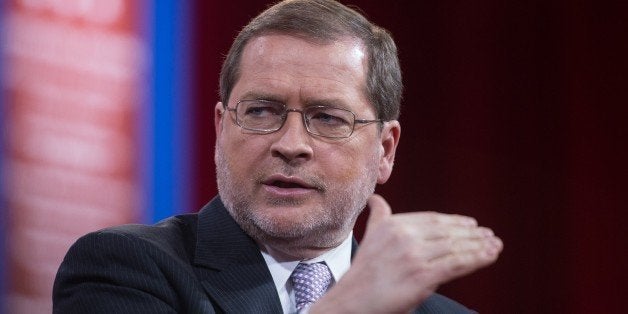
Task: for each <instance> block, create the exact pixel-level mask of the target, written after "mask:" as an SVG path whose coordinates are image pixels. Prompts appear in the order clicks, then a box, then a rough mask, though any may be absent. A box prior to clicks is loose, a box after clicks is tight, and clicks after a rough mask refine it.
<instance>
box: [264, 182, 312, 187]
mask: <svg viewBox="0 0 628 314" xmlns="http://www.w3.org/2000/svg"><path fill="white" fill-rule="evenodd" d="M269 185H271V186H276V187H278V188H282V189H309V187H307V186H303V185H301V184H299V183H296V182H286V181H279V180H275V181H272V182H271V183H270V184H269Z"/></svg>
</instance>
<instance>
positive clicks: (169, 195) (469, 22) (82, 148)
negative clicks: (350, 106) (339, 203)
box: [0, 0, 628, 313]
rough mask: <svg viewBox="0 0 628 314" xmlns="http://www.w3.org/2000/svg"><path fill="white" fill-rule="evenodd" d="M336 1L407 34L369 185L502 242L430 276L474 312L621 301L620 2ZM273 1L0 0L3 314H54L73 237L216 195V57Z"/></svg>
mask: <svg viewBox="0 0 628 314" xmlns="http://www.w3.org/2000/svg"><path fill="white" fill-rule="evenodd" d="M342 2H343V3H346V4H353V5H356V6H357V7H359V8H361V9H362V10H363V11H364V12H365V13H366V15H367V16H368V17H369V18H371V19H372V20H374V21H375V22H376V23H378V24H380V25H382V26H383V27H385V28H387V29H389V30H390V31H391V32H392V33H393V35H394V37H395V39H396V41H397V43H398V45H399V50H400V57H401V62H402V69H403V71H404V81H405V86H406V90H405V93H404V102H403V107H402V118H401V124H402V127H403V132H402V137H401V144H400V148H399V151H398V155H397V161H396V165H395V166H396V168H395V171H394V172H393V177H392V179H391V180H390V181H389V183H388V184H386V185H384V186H382V187H380V188H379V193H381V194H382V195H384V196H385V197H386V198H387V199H388V201H389V202H390V203H391V205H392V206H393V209H394V210H395V211H396V212H406V211H418V210H436V211H442V212H449V213H460V214H465V215H471V216H474V217H476V218H477V219H478V220H479V221H480V223H481V224H483V225H487V226H490V227H492V228H493V229H494V230H495V231H496V233H497V234H499V235H500V236H501V237H502V238H503V240H504V242H505V251H504V253H503V255H502V257H501V258H500V260H499V261H498V262H497V264H496V265H494V266H492V267H490V268H487V269H484V270H481V271H479V272H477V273H475V274H472V275H470V276H468V277H465V278H463V279H460V280H456V281H454V282H452V283H449V284H447V285H445V286H443V287H441V289H440V291H441V292H442V293H445V294H447V295H449V296H451V297H453V298H454V299H457V300H459V301H461V302H462V303H464V304H466V305H468V306H469V307H471V308H474V309H476V310H478V311H479V312H481V313H619V312H622V310H623V308H624V307H623V302H622V301H623V298H624V295H625V293H626V292H628V289H626V288H625V285H626V282H627V281H628V278H626V277H627V276H626V271H625V270H624V268H625V265H627V264H628V259H627V258H626V254H625V253H624V252H623V251H625V250H626V248H627V246H626V239H627V235H626V232H625V229H626V228H625V227H624V223H623V222H624V221H626V220H627V218H628V215H627V214H626V213H625V210H626V209H627V208H626V202H625V194H626V184H625V181H626V179H625V178H626V176H627V175H628V173H627V171H626V160H627V157H628V156H627V154H626V139H627V137H626V135H627V134H626V133H627V132H626V127H625V125H626V122H625V121H626V118H627V115H626V109H625V107H626V104H627V103H628V102H627V100H628V97H626V96H627V95H626V94H627V90H628V88H627V86H628V85H627V83H628V82H627V79H626V77H627V73H628V62H627V61H626V56H628V47H627V42H628V40H627V38H628V37H626V34H628V22H627V21H628V14H627V13H628V5H627V4H625V3H623V2H608V3H603V2H594V1H559V0H545V1H541V0H536V1H523V2H522V1H497V0H492V1H489V0H486V1H414V0H398V1H368V0H346V1H342ZM268 3H269V1H260V0H255V1H253V0H236V1H222V2H220V3H218V2H217V1H177V0H158V1H150V0H107V1H94V0H65V1H63V0H4V1H2V2H1V4H0V25H1V26H0V44H1V45H0V75H1V76H0V78H1V81H0V86H1V89H0V104H1V106H0V131H1V133H0V134H1V135H2V137H1V140H2V141H1V142H0V144H1V145H0V189H1V190H0V191H1V193H0V196H1V197H0V209H1V211H0V238H1V239H2V241H0V295H1V296H2V297H1V298H0V313H50V311H51V297H50V295H51V289H52V283H53V279H54V275H55V272H56V269H57V267H58V265H59V263H60V262H61V259H62V258H63V255H64V254H65V252H66V250H67V249H68V247H69V246H70V245H71V244H72V243H73V242H74V241H75V240H76V239H77V238H78V237H79V236H81V235H82V234H85V233H87V232H90V231H94V230H98V229H100V228H103V227H106V226H110V225H116V224H122V223H135V222H140V223H152V222H156V221H158V220H160V219H162V218H164V217H167V216H170V215H173V214H177V213H184V212H192V211H196V210H198V209H199V208H200V207H201V206H202V205H203V204H204V203H205V202H207V201H208V200H209V199H211V198H212V197H213V196H214V195H215V193H216V186H215V183H214V180H215V177H214V163H213V142H214V138H215V135H214V133H213V120H212V119H213V117H212V108H213V106H214V104H215V103H216V101H217V100H218V93H217V90H218V74H219V69H220V65H221V61H222V58H223V56H224V54H225V53H226V52H227V50H228V48H229V45H230V43H231V41H232V39H233V38H234V37H235V35H236V34H237V31H238V30H239V29H240V28H241V27H242V26H243V25H244V24H245V23H246V22H247V21H248V20H249V19H250V18H252V17H253V16H255V15H256V14H257V13H258V12H260V11H261V10H262V9H264V8H265V7H266V6H267V5H268ZM363 218H364V217H363ZM363 222H364V220H363V219H362V220H361V221H360V225H359V226H358V230H357V235H358V237H359V236H360V235H361V233H362V226H363Z"/></svg>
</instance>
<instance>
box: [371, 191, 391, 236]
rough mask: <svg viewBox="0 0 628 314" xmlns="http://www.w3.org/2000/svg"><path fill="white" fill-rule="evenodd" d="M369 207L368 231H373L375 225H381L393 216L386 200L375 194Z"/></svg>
mask: <svg viewBox="0 0 628 314" xmlns="http://www.w3.org/2000/svg"><path fill="white" fill-rule="evenodd" d="M368 205H369V208H370V212H369V219H368V221H367V222H366V230H365V232H368V231H369V229H372V228H373V227H374V226H375V225H377V224H379V223H380V222H382V221H383V220H385V219H386V218H388V217H389V216H390V215H392V209H390V205H388V203H387V202H386V200H385V199H384V198H383V197H382V196H381V195H379V194H373V195H371V196H370V197H369V199H368Z"/></svg>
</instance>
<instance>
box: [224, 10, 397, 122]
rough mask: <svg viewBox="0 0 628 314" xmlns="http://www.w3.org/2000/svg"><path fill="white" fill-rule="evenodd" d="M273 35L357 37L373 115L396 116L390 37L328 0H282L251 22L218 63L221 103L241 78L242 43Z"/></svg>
mask: <svg viewBox="0 0 628 314" xmlns="http://www.w3.org/2000/svg"><path fill="white" fill-rule="evenodd" d="M273 33H275V34H287V35H291V36H295V37H299V38H303V39H306V40H310V41H314V42H317V43H321V44H325V43H329V42H333V41H336V40H339V39H341V38H343V37H354V38H357V39H359V40H360V41H361V42H362V44H363V45H364V47H365V49H366V54H367V57H368V69H367V79H366V95H367V96H368V99H369V100H370V102H371V104H372V105H373V106H374V108H375V110H376V111H377V116H378V119H382V120H384V121H389V120H396V119H398V117H399V111H400V109H399V107H400V105H401V96H402V91H403V83H402V81H401V69H400V67H399V58H398V56H397V46H396V45H395V42H394V40H393V39H392V37H391V35H390V33H389V32H388V31H386V30H385V29H383V28H381V27H379V26H377V25H374V24H373V23H371V22H369V21H368V20H367V19H366V18H365V17H364V16H362V15H361V14H360V13H358V12H356V11H355V10H353V9H351V8H348V7H346V6H344V5H342V4H340V3H339V2H336V1H333V0H286V1H282V2H279V3H277V4H275V5H273V6H271V7H270V8H268V9H266V10H265V11H264V12H262V13H261V14H260V15H258V16H257V17H255V18H254V19H253V20H251V21H250V22H249V24H248V25H246V26H245V27H244V28H243V29H242V30H241V31H240V33H239V34H238V36H237V37H236V39H235V40H234V42H233V44H232V45H231V49H230V50H229V53H228V54H227V57H226V58H225V61H224V63H223V65H222V70H221V72H220V99H221V101H222V103H223V104H224V105H225V106H226V105H227V104H228V102H229V96H230V94H231V90H232V89H233V86H234V85H235V84H236V82H237V81H238V79H239V77H240V72H239V71H240V68H239V67H240V60H241V58H242V53H243V51H244V47H245V46H246V44H247V43H248V42H249V41H250V40H251V39H252V38H255V37H259V36H263V35H268V34H273Z"/></svg>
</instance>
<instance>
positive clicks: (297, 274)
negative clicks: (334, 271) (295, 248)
mask: <svg viewBox="0 0 628 314" xmlns="http://www.w3.org/2000/svg"><path fill="white" fill-rule="evenodd" d="M290 279H292V287H293V288H294V296H295V298H296V303H297V311H299V310H301V309H303V308H304V307H306V306H310V305H312V303H314V302H316V300H318V299H319V298H320V297H321V296H322V295H323V294H324V293H325V291H327V287H328V286H329V284H330V283H331V272H330V271H329V268H328V267H327V265H326V264H325V263H313V264H303V263H299V265H297V268H296V269H295V270H294V271H293V272H292V275H290Z"/></svg>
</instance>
